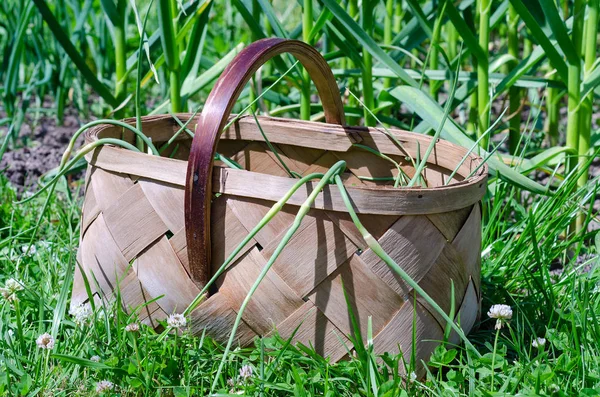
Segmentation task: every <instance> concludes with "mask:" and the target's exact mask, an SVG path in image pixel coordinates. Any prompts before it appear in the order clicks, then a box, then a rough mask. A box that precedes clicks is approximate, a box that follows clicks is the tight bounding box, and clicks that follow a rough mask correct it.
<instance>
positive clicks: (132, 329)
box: [125, 323, 140, 332]
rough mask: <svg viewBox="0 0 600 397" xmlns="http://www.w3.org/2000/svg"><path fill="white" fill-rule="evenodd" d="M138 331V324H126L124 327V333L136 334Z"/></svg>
mask: <svg viewBox="0 0 600 397" xmlns="http://www.w3.org/2000/svg"><path fill="white" fill-rule="evenodd" d="M139 330H140V325H139V324H138V323H131V324H127V326H126V327H125V332H138V331H139Z"/></svg>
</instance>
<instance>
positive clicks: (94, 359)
mask: <svg viewBox="0 0 600 397" xmlns="http://www.w3.org/2000/svg"><path fill="white" fill-rule="evenodd" d="M90 361H93V362H95V363H99V362H100V356H92V357H90Z"/></svg>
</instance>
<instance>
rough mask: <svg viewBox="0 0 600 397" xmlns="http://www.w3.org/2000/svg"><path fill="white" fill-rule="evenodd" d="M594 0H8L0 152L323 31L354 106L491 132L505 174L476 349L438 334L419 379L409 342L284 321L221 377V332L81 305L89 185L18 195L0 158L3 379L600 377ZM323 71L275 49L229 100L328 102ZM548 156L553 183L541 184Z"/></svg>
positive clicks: (485, 257)
mask: <svg viewBox="0 0 600 397" xmlns="http://www.w3.org/2000/svg"><path fill="white" fill-rule="evenodd" d="M598 7H599V2H598V0H572V1H567V0H562V1H559V2H552V1H549V0H530V1H527V2H524V1H522V0H494V1H489V0H477V1H469V0H463V1H458V2H450V1H438V0H435V1H434V0H407V1H401V0H386V1H373V0H362V1H357V0H349V1H340V0H318V1H312V0H303V1H297V2H291V3H290V2H284V1H281V0H273V1H269V0H253V1H249V0H248V1H247V0H231V1H226V2H218V1H202V0H200V1H190V2H188V1H180V0H158V1H156V2H154V4H153V3H143V2H140V1H127V0H100V1H93V0H68V1H65V2H63V1H59V2H54V1H48V0H34V1H32V2H27V1H21V0H6V1H2V2H0V49H2V51H1V52H0V53H1V54H2V55H0V56H1V59H0V100H1V102H2V104H1V107H0V115H1V116H0V159H1V158H2V156H3V154H5V153H6V152H7V151H10V150H14V149H19V148H21V147H23V146H25V145H28V144H30V142H29V140H28V139H26V138H25V139H22V138H20V133H21V132H22V128H21V127H22V126H23V125H25V124H36V123H37V120H39V119H40V114H41V113H42V112H49V113H50V114H52V115H53V116H55V117H56V119H57V121H58V123H61V122H62V120H63V118H64V110H65V108H66V107H67V106H71V107H72V108H75V109H76V110H77V111H78V112H79V114H80V116H81V118H82V120H89V119H96V118H118V117H121V116H133V115H135V116H138V117H139V116H141V115H142V114H147V113H151V114H160V113H165V112H168V111H169V110H171V111H189V112H198V111H201V109H202V104H203V102H204V101H205V99H206V96H207V94H208V92H209V91H210V89H211V87H212V85H213V84H214V81H215V79H216V78H217V77H218V76H219V75H220V74H221V72H222V71H223V70H224V68H225V67H226V66H227V64H228V63H229V62H231V60H232V59H233V57H234V56H235V54H236V53H237V52H239V51H240V49H241V48H242V47H244V46H246V45H248V44H249V43H250V42H251V41H254V40H257V39H260V38H263V37H273V36H277V37H287V38H298V39H303V40H304V41H307V42H310V43H311V44H313V45H315V46H317V48H319V50H320V51H321V53H322V54H323V56H324V57H325V58H326V59H327V61H328V62H329V64H330V66H331V67H332V69H334V71H335V75H336V77H337V79H338V82H339V85H340V89H341V91H342V93H345V94H343V95H344V98H345V99H344V101H345V102H344V105H345V108H346V113H347V116H348V117H347V120H348V122H349V123H350V124H362V125H371V124H375V123H377V124H379V125H384V127H385V124H388V125H393V126H396V127H401V128H406V129H411V130H413V131H415V132H418V133H423V134H430V135H434V136H438V135H439V136H441V137H442V138H443V139H447V140H450V141H453V142H454V143H457V144H460V145H462V146H464V147H466V148H467V149H469V150H471V151H477V150H479V152H478V153H480V155H481V156H482V157H486V158H487V164H488V166H489V167H490V172H491V178H490V189H489V191H488V194H487V195H486V197H485V199H484V203H483V214H484V230H483V247H482V251H483V254H482V285H483V286H482V296H483V306H482V314H481V322H480V323H479V324H478V329H477V330H475V331H473V332H472V333H471V334H470V335H469V341H470V343H471V344H473V345H474V346H475V348H476V350H477V352H478V353H479V354H474V353H473V352H470V351H467V350H465V348H464V345H463V346H461V347H458V348H456V349H450V346H442V347H440V348H439V349H438V350H436V352H435V353H434V355H433V357H432V359H431V362H430V363H429V368H430V373H428V374H427V377H426V378H425V379H420V380H414V381H411V377H410V376H408V377H407V378H403V377H401V376H399V374H398V372H397V368H398V363H399V360H400V357H392V356H390V355H385V356H383V357H381V358H375V357H373V353H372V351H373V349H372V346H365V348H364V349H360V348H359V349H357V351H358V353H357V356H356V357H352V358H351V359H349V360H347V361H343V362H341V363H338V364H335V365H332V364H329V363H328V362H327V361H326V360H325V359H323V358H321V357H319V356H318V355H316V354H315V353H314V352H313V351H312V350H311V349H310V347H297V346H291V345H289V343H287V342H286V341H284V340H280V339H278V338H277V337H273V338H268V339H263V340H256V342H255V346H254V347H252V348H247V349H239V348H236V346H235V345H234V346H233V350H232V351H231V352H230V354H229V355H228V356H227V357H226V358H227V361H226V365H225V366H224V367H223V369H224V370H223V372H222V373H220V375H219V376H218V378H215V376H216V375H217V373H218V372H219V371H218V368H219V363H220V362H221V359H222V357H223V353H224V351H225V348H224V346H221V345H219V344H217V343H215V342H214V341H212V340H210V338H208V337H191V336H189V335H186V334H185V333H183V334H181V335H177V336H175V334H169V335H168V336H167V337H166V338H162V337H160V336H159V335H158V334H157V333H155V331H154V330H152V329H150V328H148V327H146V326H142V327H141V329H140V331H139V333H127V332H125V327H126V326H127V325H128V324H130V323H136V318H135V314H134V315H133V317H132V316H130V315H128V314H126V313H124V312H123V311H122V310H121V308H120V306H116V305H113V304H111V303H109V302H97V304H96V305H95V306H94V308H93V310H92V311H93V315H92V316H91V318H90V319H86V318H83V317H85V316H83V317H82V314H81V313H80V314H79V317H78V316H77V314H76V313H75V312H72V311H70V310H69V308H70V300H69V297H70V290H71V283H72V278H73V272H74V270H75V254H76V249H77V244H78V238H79V221H80V219H79V216H80V209H81V200H80V199H77V198H76V197H79V196H78V194H76V193H73V192H71V193H69V194H67V192H68V191H67V190H66V189H65V184H64V183H63V180H64V178H62V177H57V178H56V180H57V181H58V182H60V183H59V184H58V185H57V186H56V189H55V188H54V186H52V187H51V188H50V189H49V190H51V191H54V190H56V191H57V192H58V194H57V195H56V196H55V197H52V198H51V199H50V200H49V201H48V202H46V195H47V191H46V192H43V193H42V194H40V195H39V197H35V198H34V199H32V200H31V201H29V202H27V203H24V204H19V205H16V204H15V201H16V197H15V193H14V191H13V189H12V188H11V187H10V186H8V184H7V182H6V180H5V179H4V177H3V176H2V175H0V287H3V286H5V285H6V284H7V282H8V285H9V286H10V285H11V283H12V285H13V288H16V289H19V288H18V287H15V284H14V282H13V281H9V280H10V279H15V280H19V282H20V283H22V284H17V285H22V286H23V287H24V288H23V290H19V291H16V292H15V294H14V295H12V292H10V291H9V292H6V291H4V292H5V295H7V298H9V299H6V298H3V299H1V300H0V395H6V396H18V395H23V396H29V395H31V396H34V395H53V396H55V395H65V396H66V395H95V394H96V391H95V389H96V387H97V384H98V382H100V381H103V380H107V381H110V382H112V384H114V386H115V388H114V389H112V390H110V391H109V392H107V393H106V394H107V395H108V394H112V395H152V396H153V395H176V396H184V395H200V396H204V395H207V393H208V392H209V390H210V389H211V386H212V385H213V384H215V385H216V389H218V393H220V394H227V393H243V394H249V395H259V396H262V395H294V396H304V395H326V396H329V395H344V396H346V395H348V396H350V395H351V396H363V395H364V396H380V395H381V396H396V395H398V396H404V395H448V396H457V395H481V396H489V395H494V396H495V395H515V394H519V395H565V396H572V395H598V394H600V374H599V371H600V360H599V357H598V355H599V354H600V353H599V352H600V346H599V345H600V324H599V321H598V313H599V312H600V308H599V301H600V283H599V278H600V277H599V276H600V272H599V270H598V266H599V264H600V263H599V259H598V257H597V255H598V251H599V250H600V237H599V235H598V234H597V233H595V232H587V230H588V229H587V224H588V222H589V221H590V219H591V218H592V217H594V216H595V213H594V212H593V211H592V210H590V208H593V203H594V200H595V198H596V186H597V182H598V180H597V179H593V180H588V172H587V167H588V165H589V163H590V161H589V159H590V158H592V156H591V154H592V153H593V154H594V155H597V154H598V152H597V151H596V149H597V146H598V145H599V143H600V133H599V131H598V129H597V126H596V125H595V124H594V122H593V120H594V117H593V115H594V114H595V113H597V112H598V106H597V104H596V102H597V100H596V99H597V97H598V95H600V88H599V87H600V65H599V64H598V62H597V45H596V43H597V38H598V37H597V36H598V24H599V22H598V15H597V14H598ZM303 10H304V11H305V12H304V14H303V12H302V11H303ZM482 11H483V12H482ZM142 21H143V23H142ZM144 32H145V33H146V35H144ZM428 68H429V69H428ZM456 72H458V73H456ZM281 80H284V83H283V84H276V83H278V82H279V81H281ZM133 83H135V85H134V84H133ZM310 87H311V85H310V84H309V83H308V81H307V79H306V74H305V73H304V71H303V70H302V69H301V68H300V66H299V65H298V64H297V63H296V64H294V63H293V60H292V59H291V58H290V57H286V56H282V57H279V58H278V59H275V60H274V61H273V62H269V63H268V64H266V65H265V66H264V67H263V68H262V69H261V72H260V74H257V75H256V76H255V77H254V79H253V85H252V87H251V89H246V90H244V91H243V92H242V94H241V95H240V100H239V103H238V104H236V107H235V109H234V110H235V111H236V112H238V113H243V112H245V111H246V110H248V109H249V108H250V107H252V112H253V113H256V114H258V115H263V114H267V113H268V114H272V115H277V116H283V117H291V118H309V117H310V118H311V119H313V120H322V119H323V112H322V108H321V107H320V105H318V104H316V103H311V102H312V100H313V98H314V97H313V96H312V94H314V92H313V91H310V92H309V88H310ZM134 88H135V90H134ZM134 91H135V92H134ZM134 98H135V100H134ZM540 98H545V99H544V100H541V99H540ZM48 99H49V100H50V101H51V104H50V108H48V105H47V103H45V102H44V101H45V100H48ZM359 105H360V106H359ZM478 110H479V111H478ZM561 110H564V111H565V113H566V114H567V115H568V117H563V118H561ZM526 112H528V113H526ZM461 119H462V120H461ZM563 119H564V120H563ZM32 120H33V121H32ZM383 123H385V124H383ZM82 124H83V123H82ZM465 125H467V128H466V129H465V128H463V126H465ZM181 131H186V132H187V130H185V129H184V128H182V129H181ZM507 132H508V134H507ZM142 134H143V132H141V133H140V135H139V138H140V139H139V140H138V145H139V146H138V147H140V148H141V147H142V146H143V145H142V141H143V139H144V137H143V136H142ZM503 135H508V138H503ZM488 141H489V143H490V146H489V147H488ZM505 141H507V142H506V144H505V143H504V142H505ZM544 141H546V142H548V143H550V147H548V146H547V145H546V143H545V142H544ZM498 142H500V143H499V144H498ZM100 143H101V144H104V143H111V144H117V142H116V141H115V140H112V141H110V142H109V141H106V142H100ZM478 144H481V146H483V147H484V148H485V150H484V149H481V150H480V149H479V148H478ZM150 146H151V145H150ZM167 146H168V145H166V146H163V147H162V148H161V151H162V150H165V149H166V148H167ZM131 149H135V148H133V147H132V148H131ZM169 150H171V148H169ZM70 151H72V152H75V151H76V148H74V147H70ZM506 152H508V153H510V154H513V155H514V156H515V157H514V158H512V157H509V156H508V155H507V154H506ZM502 153H504V154H502ZM79 154H81V153H79ZM509 159H512V160H513V164H511V166H507V165H506V164H505V162H506V161H507V160H509ZM56 160H57V161H58V160H59V159H56ZM66 160H68V158H65V161H66ZM224 160H226V159H224ZM413 161H414V160H413ZM75 162H77V161H76V160H73V163H75ZM416 162H417V163H419V164H422V165H424V164H426V158H424V159H416ZM515 163H516V164H515ZM231 164H233V163H231ZM565 164H566V166H565ZM63 171H66V169H64V170H63ZM534 172H537V173H538V174H539V173H546V174H548V175H551V176H552V178H551V182H550V183H547V182H544V183H543V184H540V183H537V182H536V181H535V180H534V179H535V178H534V179H531V176H532V175H533V174H534ZM396 182H397V184H400V183H401V182H403V181H401V180H400V179H398V180H397V181H396ZM404 182H406V181H404ZM416 182H417V183H419V181H416ZM409 183H414V181H413V182H409ZM402 184H404V183H402ZM71 188H72V187H71ZM532 192H533V193H532ZM552 192H554V194H553V195H548V193H552ZM47 203H48V204H49V210H48V211H45V207H46V204H47ZM40 214H42V215H41V220H42V222H41V223H39V225H40V227H38V217H40ZM30 245H31V247H33V249H29V247H30ZM558 269H562V270H558ZM13 296H14V297H17V298H18V299H19V301H18V302H15V301H14V300H13ZM494 304H507V305H510V306H511V307H512V310H513V318H512V320H511V321H510V322H509V323H508V324H507V325H506V326H504V327H503V328H502V329H501V330H499V331H496V330H495V329H494V323H495V321H494V320H490V319H489V318H488V317H487V316H486V313H487V310H488V309H489V307H490V306H492V305H494ZM70 313H71V314H70ZM46 332H48V333H51V334H52V335H53V336H54V337H55V338H56V344H55V347H54V348H53V349H52V350H42V349H39V348H37V346H36V339H37V338H38V336H39V335H42V334H44V333H46ZM536 338H545V339H546V344H545V346H544V347H543V348H542V349H539V348H536V347H534V346H532V341H534V340H536ZM355 345H356V344H355ZM92 357H99V361H98V362H96V361H91V360H90V359H91V358H92ZM408 365H414V363H409V364H408ZM248 366H249V367H248ZM242 368H244V370H243V373H244V374H246V375H247V374H248V373H249V370H248V368H252V375H251V376H249V377H247V378H245V380H244V381H243V382H242V381H241V380H240V379H239V375H240V370H242ZM409 372H410V371H409ZM230 379H231V380H232V381H233V382H234V383H235V386H231V385H228V381H229V380H230Z"/></svg>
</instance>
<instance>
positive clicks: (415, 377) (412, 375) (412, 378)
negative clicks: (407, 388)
mask: <svg viewBox="0 0 600 397" xmlns="http://www.w3.org/2000/svg"><path fill="white" fill-rule="evenodd" d="M416 380H417V374H415V371H411V373H410V382H411V383H413V382H414V381H416Z"/></svg>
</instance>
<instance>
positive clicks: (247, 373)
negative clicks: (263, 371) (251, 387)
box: [240, 365, 252, 381]
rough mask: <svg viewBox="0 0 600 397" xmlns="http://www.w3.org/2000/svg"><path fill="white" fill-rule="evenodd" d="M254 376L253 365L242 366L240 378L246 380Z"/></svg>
mask: <svg viewBox="0 0 600 397" xmlns="http://www.w3.org/2000/svg"><path fill="white" fill-rule="evenodd" d="M251 377H252V367H251V366H249V365H244V366H243V367H242V368H240V379H241V380H242V381H246V380H248V379H249V378H251Z"/></svg>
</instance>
